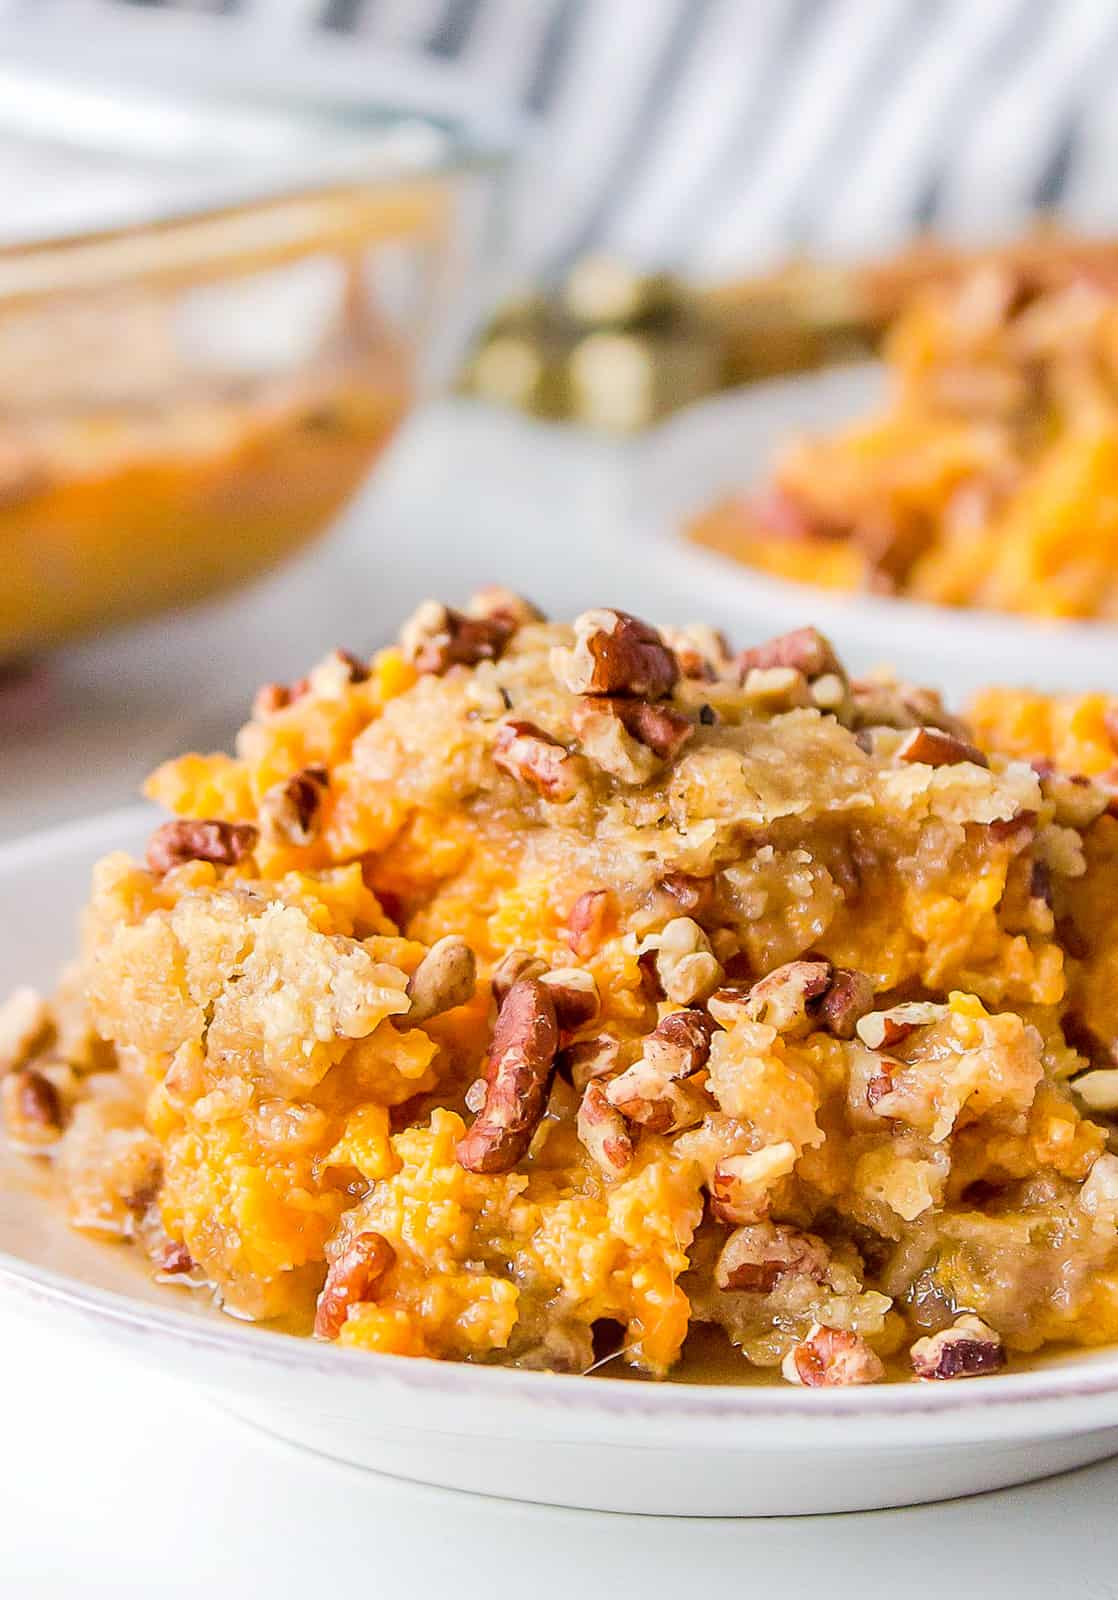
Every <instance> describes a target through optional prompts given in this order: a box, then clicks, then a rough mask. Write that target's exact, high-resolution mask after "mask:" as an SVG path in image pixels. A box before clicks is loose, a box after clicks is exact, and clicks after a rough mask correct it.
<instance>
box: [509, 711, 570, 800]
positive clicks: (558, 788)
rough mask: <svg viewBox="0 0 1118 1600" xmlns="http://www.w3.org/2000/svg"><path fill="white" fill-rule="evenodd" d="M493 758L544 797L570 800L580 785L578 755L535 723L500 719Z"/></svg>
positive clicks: (510, 774)
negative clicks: (502, 720) (573, 753)
mask: <svg viewBox="0 0 1118 1600" xmlns="http://www.w3.org/2000/svg"><path fill="white" fill-rule="evenodd" d="M493 761H494V763H495V765H496V766H498V767H499V768H500V769H501V771H502V772H507V773H508V775H509V777H510V778H515V779H516V780H517V782H518V783H527V784H531V786H532V788H533V789H535V791H536V793H537V794H541V795H543V797H544V799H545V800H557V801H563V800H570V799H572V798H573V796H574V795H576V794H577V793H578V791H579V789H580V788H581V787H582V782H583V774H582V763H581V762H580V761H579V759H578V757H577V756H575V755H572V754H571V752H570V751H569V750H568V749H566V747H565V746H564V745H561V744H560V743H559V741H558V739H553V738H552V737H551V735H550V734H549V733H545V732H544V730H543V729H542V728H539V727H537V726H536V724H535V723H534V722H520V721H510V722H502V723H501V724H500V726H499V727H498V729H497V733H496V736H495V738H494V740H493Z"/></svg>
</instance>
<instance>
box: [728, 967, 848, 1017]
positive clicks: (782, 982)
mask: <svg viewBox="0 0 1118 1600" xmlns="http://www.w3.org/2000/svg"><path fill="white" fill-rule="evenodd" d="M833 971H834V969H833V968H832V966H831V963H830V962H829V961H824V960H822V959H820V960H817V961H812V960H809V961H788V962H786V963H785V965H784V966H783V967H776V968H774V969H773V971H772V972H770V973H769V974H768V976H767V977H764V978H761V979H759V980H758V982H757V983H755V984H754V985H753V987H752V988H751V989H750V991H749V993H748V995H747V996H746V1000H745V1009H746V1013H747V1015H748V1016H750V1017H752V1019H753V1021H754V1022H763V1023H765V1024H766V1025H767V1026H768V1027H770V1028H775V1029H776V1031H777V1033H806V1032H807V1031H809V1029H810V1028H811V1026H812V1022H813V1018H812V1015H811V1012H810V1010H809V1007H810V1004H811V1002H812V1001H813V1000H820V999H822V997H823V996H824V995H825V994H826V992H827V990H828V988H829V987H830V984H831V976H832V973H833Z"/></svg>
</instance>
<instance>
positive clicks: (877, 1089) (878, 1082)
mask: <svg viewBox="0 0 1118 1600" xmlns="http://www.w3.org/2000/svg"><path fill="white" fill-rule="evenodd" d="M894 1065H896V1063H895V1062H889V1063H888V1066H887V1065H886V1063H884V1062H883V1063H882V1070H881V1071H880V1072H875V1073H874V1074H873V1076H872V1077H871V1078H869V1079H868V1080H867V1082H866V1104H867V1105H868V1106H869V1108H870V1110H871V1111H877V1108H878V1106H879V1105H880V1104H881V1102H882V1101H883V1100H884V1099H886V1098H887V1097H888V1096H889V1095H891V1094H892V1093H893V1089H894V1087H895V1085H894V1083H893V1074H892V1072H891V1071H889V1070H888V1068H889V1067H892V1066H894ZM878 1114H879V1116H886V1115H887V1112H885V1111H882V1112H879V1113H878Z"/></svg>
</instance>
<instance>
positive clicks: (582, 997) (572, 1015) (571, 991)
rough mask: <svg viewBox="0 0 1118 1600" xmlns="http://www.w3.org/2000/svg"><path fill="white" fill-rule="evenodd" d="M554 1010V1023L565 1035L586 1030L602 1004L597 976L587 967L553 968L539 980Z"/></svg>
mask: <svg viewBox="0 0 1118 1600" xmlns="http://www.w3.org/2000/svg"><path fill="white" fill-rule="evenodd" d="M540 982H541V983H542V984H544V985H545V986H546V988H547V992H548V994H549V995H550V996H551V1003H552V1004H553V1005H554V1007H555V1019H556V1021H557V1022H558V1024H559V1026H560V1027H561V1028H562V1029H563V1032H564V1033H574V1032H575V1030H576V1029H578V1028H585V1027H586V1025H587V1023H590V1022H593V1020H594V1018H595V1017H596V1016H597V1015H598V1011H599V1009H600V1005H601V1002H600V1001H599V999H598V985H597V983H596V982H595V980H594V974H593V973H592V972H587V971H586V969H585V968H584V967H554V968H552V970H551V971H550V972H545V973H543V974H541V976H540Z"/></svg>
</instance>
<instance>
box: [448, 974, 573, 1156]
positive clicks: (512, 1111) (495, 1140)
mask: <svg viewBox="0 0 1118 1600" xmlns="http://www.w3.org/2000/svg"><path fill="white" fill-rule="evenodd" d="M558 1049H559V1025H558V1022H557V1021H556V1017H555V1005H554V1002H553V1001H552V998H551V995H550V994H549V993H548V990H547V988H546V986H545V985H544V984H543V983H542V982H541V981H540V979H539V978H519V979H518V980H517V982H516V983H514V984H513V986H512V988H511V989H510V990H509V992H508V994H507V995H506V996H505V1001H504V1004H503V1005H502V1006H501V1009H500V1011H498V1013H497V1022H496V1025H495V1027H494V1029H493V1038H492V1040H491V1042H490V1046H489V1054H488V1057H487V1059H486V1063H485V1086H486V1091H485V1103H484V1104H483V1106H482V1108H481V1110H480V1111H479V1112H478V1115H477V1118H476V1120H475V1121H474V1124H473V1126H472V1127H471V1128H470V1130H469V1132H468V1133H467V1134H466V1136H465V1138H463V1139H461V1140H459V1143H458V1149H457V1156H458V1162H459V1165H460V1166H463V1167H465V1169H466V1171H467V1172H511V1170H512V1168H513V1167H515V1165H516V1163H517V1162H518V1161H519V1160H520V1157H521V1156H522V1155H523V1154H524V1152H525V1151H526V1150H527V1148H528V1146H529V1144H530V1143H531V1140H532V1135H533V1133H535V1131H536V1127H537V1125H538V1123H539V1121H540V1119H541V1117H542V1116H543V1113H544V1108H545V1106H546V1104H547V1093H548V1089H549V1087H550V1084H551V1077H552V1073H553V1072H554V1069H555V1056H556V1053H557V1051H558Z"/></svg>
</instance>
